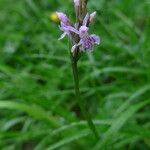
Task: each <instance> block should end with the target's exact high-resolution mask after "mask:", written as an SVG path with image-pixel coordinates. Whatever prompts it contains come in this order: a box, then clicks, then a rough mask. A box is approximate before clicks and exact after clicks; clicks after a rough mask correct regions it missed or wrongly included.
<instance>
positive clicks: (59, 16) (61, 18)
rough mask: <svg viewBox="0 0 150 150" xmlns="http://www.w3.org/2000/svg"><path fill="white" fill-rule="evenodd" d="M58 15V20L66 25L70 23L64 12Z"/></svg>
mask: <svg viewBox="0 0 150 150" xmlns="http://www.w3.org/2000/svg"><path fill="white" fill-rule="evenodd" d="M56 14H57V16H58V18H59V20H60V21H61V22H63V23H64V24H68V23H69V19H68V17H67V16H66V15H65V14H64V13H62V12H56Z"/></svg>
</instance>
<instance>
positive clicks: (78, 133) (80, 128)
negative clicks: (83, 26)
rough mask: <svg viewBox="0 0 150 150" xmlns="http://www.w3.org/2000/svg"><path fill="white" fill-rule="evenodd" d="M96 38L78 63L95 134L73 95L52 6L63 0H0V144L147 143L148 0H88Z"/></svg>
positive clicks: (126, 146)
mask: <svg viewBox="0 0 150 150" xmlns="http://www.w3.org/2000/svg"><path fill="white" fill-rule="evenodd" d="M88 8H89V10H90V12H92V11H95V10H96V11H97V20H96V22H95V24H93V25H92V26H91V32H92V33H96V34H98V35H100V36H101V45H100V46H98V47H96V48H95V51H94V52H93V53H85V54H84V56H83V57H82V58H81V60H80V63H79V71H80V87H81V91H82V97H83V99H84V100H85V103H86V105H87V107H88V109H89V110H90V112H91V114H92V117H93V120H94V123H95V125H96V127H97V130H98V132H99V135H100V139H99V141H96V140H95V138H94V136H93V135H92V133H91V131H90V130H89V128H88V126H87V124H86V121H84V120H83V118H81V115H80V110H79V107H78V105H77V104H76V101H75V96H74V88H73V79H72V71H71V65H70V60H69V54H68V53H69V52H68V51H69V50H68V44H67V39H66V40H64V41H61V42H60V41H58V40H57V39H58V37H59V35H60V34H61V33H60V31H59V29H58V23H56V22H53V21H52V20H50V17H49V16H50V15H51V13H53V12H54V11H56V10H59V11H63V12H65V13H67V14H69V16H70V17H72V18H73V19H72V20H74V17H73V16H74V11H73V5H72V1H71V0H43V1H40V0H39V1H38V0H0V29H1V30H0V149H1V150H54V149H58V150H76V149H79V150H106V149H107V150H149V149H150V115H149V114H150V94H149V93H150V61H149V58H150V1H148V0H89V4H88Z"/></svg>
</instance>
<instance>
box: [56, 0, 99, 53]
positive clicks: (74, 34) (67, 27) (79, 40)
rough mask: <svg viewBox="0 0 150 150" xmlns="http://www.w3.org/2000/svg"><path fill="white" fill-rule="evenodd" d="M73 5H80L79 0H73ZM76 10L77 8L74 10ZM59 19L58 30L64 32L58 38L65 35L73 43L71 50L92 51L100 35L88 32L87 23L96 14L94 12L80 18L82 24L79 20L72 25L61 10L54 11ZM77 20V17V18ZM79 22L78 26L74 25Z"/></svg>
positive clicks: (91, 20)
mask: <svg viewBox="0 0 150 150" xmlns="http://www.w3.org/2000/svg"><path fill="white" fill-rule="evenodd" d="M74 4H75V7H80V4H81V0H74ZM76 11H77V10H76ZM56 13H57V16H58V18H59V20H60V27H59V28H60V30H62V31H63V32H64V33H63V34H62V35H61V37H60V38H59V39H62V38H64V37H65V36H66V35H67V36H68V37H69V38H70V40H71V41H72V43H74V45H73V47H72V49H71V52H72V53H74V52H75V51H76V50H77V51H80V52H82V51H86V50H87V51H90V52H91V51H93V47H94V45H98V44H100V37H99V36H97V35H95V34H89V24H90V23H91V22H93V20H94V19H95V16H96V12H93V13H91V14H89V13H87V14H86V16H85V18H84V19H83V20H82V24H81V23H79V22H76V23H75V26H73V25H72V24H71V23H70V20H69V18H68V17H67V16H66V15H65V14H64V13H62V12H56ZM77 20H78V19H77ZM77 24H79V25H80V26H76V25H77Z"/></svg>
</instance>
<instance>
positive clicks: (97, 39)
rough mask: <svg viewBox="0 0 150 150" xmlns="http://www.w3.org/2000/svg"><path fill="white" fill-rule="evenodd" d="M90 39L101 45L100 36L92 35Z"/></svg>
mask: <svg viewBox="0 0 150 150" xmlns="http://www.w3.org/2000/svg"><path fill="white" fill-rule="evenodd" d="M90 37H91V38H92V39H93V40H94V43H95V44H97V45H99V44H100V38H99V36H97V35H95V34H92V35H90Z"/></svg>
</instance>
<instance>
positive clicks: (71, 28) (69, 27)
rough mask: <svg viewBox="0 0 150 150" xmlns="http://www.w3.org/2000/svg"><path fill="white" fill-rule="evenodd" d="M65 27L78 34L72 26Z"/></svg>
mask: <svg viewBox="0 0 150 150" xmlns="http://www.w3.org/2000/svg"><path fill="white" fill-rule="evenodd" d="M65 29H66V30H68V31H71V32H74V33H76V34H79V31H78V30H77V29H75V28H74V27H72V26H66V27H65Z"/></svg>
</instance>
